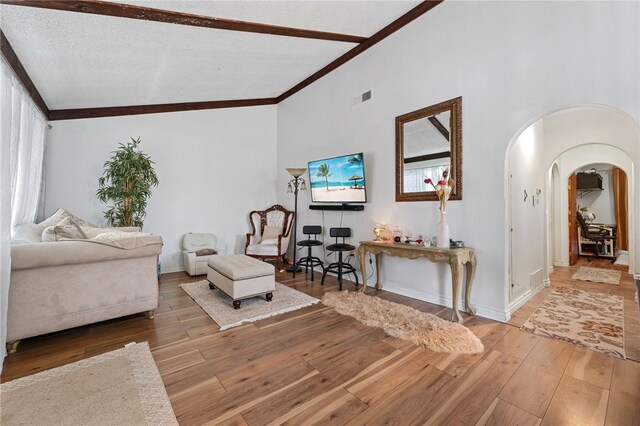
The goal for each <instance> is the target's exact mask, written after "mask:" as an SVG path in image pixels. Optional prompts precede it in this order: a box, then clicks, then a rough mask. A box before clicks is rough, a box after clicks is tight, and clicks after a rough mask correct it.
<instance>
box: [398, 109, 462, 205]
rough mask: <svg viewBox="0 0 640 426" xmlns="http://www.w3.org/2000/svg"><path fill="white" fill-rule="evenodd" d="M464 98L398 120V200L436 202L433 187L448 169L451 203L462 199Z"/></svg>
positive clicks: (409, 114) (436, 197)
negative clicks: (427, 180) (451, 181)
mask: <svg viewBox="0 0 640 426" xmlns="http://www.w3.org/2000/svg"><path fill="white" fill-rule="evenodd" d="M461 104H462V102H461V98H456V99H452V100H450V101H446V102H442V103H440V104H437V105H432V106H430V107H427V108H422V109H420V110H417V111H413V112H410V113H408V114H403V115H401V116H399V117H396V200H397V201H428V200H437V199H438V196H437V195H436V193H435V190H434V188H433V186H431V185H430V184H428V183H425V179H431V180H432V181H433V182H434V183H437V182H438V181H439V180H441V179H442V177H443V173H444V172H445V170H448V171H449V174H450V176H451V178H453V179H454V181H455V185H454V188H453V191H452V195H451V197H450V198H449V199H450V200H459V199H461V198H462V182H461V179H462V156H461V146H462V135H461V131H462V126H461V122H460V120H461Z"/></svg>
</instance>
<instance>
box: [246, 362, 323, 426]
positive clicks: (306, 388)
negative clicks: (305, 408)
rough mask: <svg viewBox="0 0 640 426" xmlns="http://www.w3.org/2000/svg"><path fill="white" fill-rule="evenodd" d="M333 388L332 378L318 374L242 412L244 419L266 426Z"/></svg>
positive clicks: (250, 422)
mask: <svg viewBox="0 0 640 426" xmlns="http://www.w3.org/2000/svg"><path fill="white" fill-rule="evenodd" d="M333 387H334V384H333V382H332V381H331V379H330V378H328V377H325V376H323V375H322V374H318V375H316V376H314V377H311V378H309V379H308V380H305V381H303V382H300V383H299V384H297V385H296V386H293V387H291V388H289V389H287V390H286V391H284V392H281V393H279V394H278V395H277V396H274V397H272V398H269V399H267V400H265V401H262V402H261V403H260V404H257V405H254V406H252V407H250V408H248V409H247V410H244V411H242V417H244V419H245V420H246V421H247V423H249V424H256V425H266V424H269V423H271V422H272V421H274V420H275V419H277V418H278V417H280V416H282V415H284V414H287V413H289V412H291V410H293V409H294V408H296V407H297V406H300V405H302V404H304V403H305V402H306V401H308V400H310V399H313V398H315V397H317V396H319V395H322V394H324V393H326V392H328V391H329V390H330V389H332V388H333Z"/></svg>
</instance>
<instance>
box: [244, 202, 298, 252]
mask: <svg viewBox="0 0 640 426" xmlns="http://www.w3.org/2000/svg"><path fill="white" fill-rule="evenodd" d="M249 222H250V223H251V233H249V234H247V241H246V244H245V247H244V254H246V255H247V256H251V257H255V258H257V259H263V260H266V259H275V260H277V261H278V264H280V262H284V256H285V254H286V253H287V249H288V248H289V239H290V238H291V224H292V222H293V212H292V211H289V210H287V209H285V208H284V207H282V206H281V205H279V204H276V205H274V206H271V207H269V208H268V209H266V210H254V211H252V212H251V213H249Z"/></svg>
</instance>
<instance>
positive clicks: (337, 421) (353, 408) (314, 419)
mask: <svg viewBox="0 0 640 426" xmlns="http://www.w3.org/2000/svg"><path fill="white" fill-rule="evenodd" d="M327 399H328V400H322V401H320V402H318V403H317V404H314V405H313V406H311V407H309V408H308V409H306V410H304V411H303V412H301V413H300V414H298V415H297V416H295V417H293V418H292V419H290V420H288V421H286V422H284V423H283V424H285V425H290V426H297V425H334V426H340V425H344V424H346V423H347V422H348V421H349V420H351V419H352V418H354V417H355V416H357V415H358V414H360V413H361V412H363V411H364V410H366V409H367V404H365V403H364V402H362V401H360V400H359V399H358V398H356V397H355V396H353V395H351V394H350V393H349V392H347V391H346V390H344V389H340V390H339V391H337V392H336V393H334V394H333V395H331V397H330V398H327Z"/></svg>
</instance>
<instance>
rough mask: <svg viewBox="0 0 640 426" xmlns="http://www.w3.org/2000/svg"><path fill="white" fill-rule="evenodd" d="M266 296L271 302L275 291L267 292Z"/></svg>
mask: <svg viewBox="0 0 640 426" xmlns="http://www.w3.org/2000/svg"><path fill="white" fill-rule="evenodd" d="M264 297H265V299H267V302H271V299H273V293H267V294H265V295H264Z"/></svg>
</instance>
